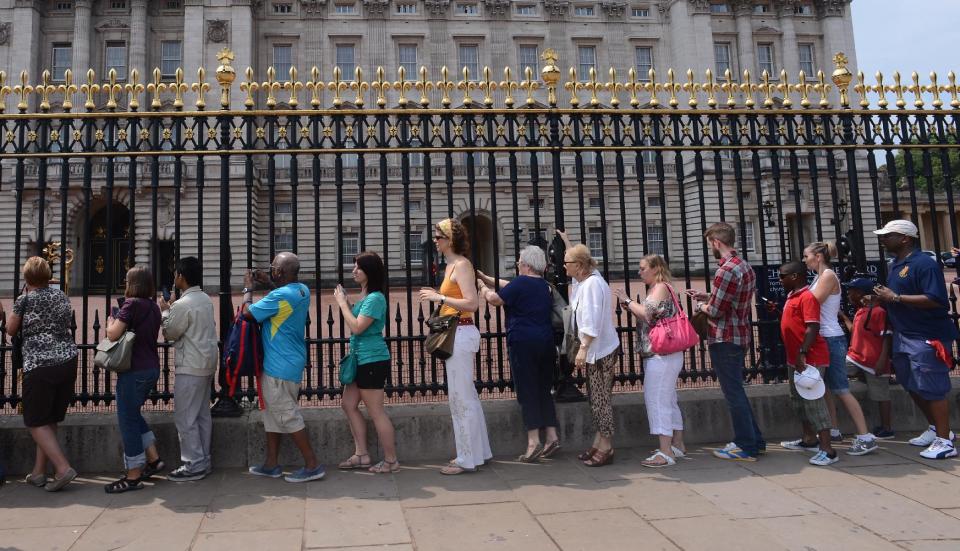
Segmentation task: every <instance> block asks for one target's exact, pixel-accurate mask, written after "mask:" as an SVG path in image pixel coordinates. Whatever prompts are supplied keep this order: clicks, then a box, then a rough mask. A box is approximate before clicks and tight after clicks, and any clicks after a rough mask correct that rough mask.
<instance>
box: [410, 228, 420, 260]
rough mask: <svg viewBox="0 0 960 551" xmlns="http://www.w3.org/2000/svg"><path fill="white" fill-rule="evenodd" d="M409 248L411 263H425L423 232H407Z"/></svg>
mask: <svg viewBox="0 0 960 551" xmlns="http://www.w3.org/2000/svg"><path fill="white" fill-rule="evenodd" d="M407 249H408V250H409V251H410V264H422V263H423V233H421V232H418V231H412V232H410V233H408V234H407Z"/></svg>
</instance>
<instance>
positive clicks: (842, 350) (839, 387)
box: [823, 335, 850, 394]
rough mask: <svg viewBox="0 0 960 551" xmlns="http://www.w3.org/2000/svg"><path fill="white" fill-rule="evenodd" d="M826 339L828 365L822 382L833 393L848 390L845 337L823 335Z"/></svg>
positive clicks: (841, 392)
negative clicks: (828, 356) (828, 357)
mask: <svg viewBox="0 0 960 551" xmlns="http://www.w3.org/2000/svg"><path fill="white" fill-rule="evenodd" d="M823 340H825V341H827V350H829V351H830V365H829V366H828V367H827V371H826V373H824V377H823V382H824V383H826V385H827V388H828V389H829V390H830V392H832V393H834V394H847V393H849V392H850V381H848V380H847V338H846V337H844V336H843V335H840V336H839V337H824V338H823Z"/></svg>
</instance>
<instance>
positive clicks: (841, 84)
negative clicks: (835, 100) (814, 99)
mask: <svg viewBox="0 0 960 551" xmlns="http://www.w3.org/2000/svg"><path fill="white" fill-rule="evenodd" d="M847 63H850V61H849V60H848V59H847V56H846V55H845V54H844V53H843V52H837V53H836V54H835V55H834V56H833V64H834V66H835V67H836V68H835V69H834V70H833V74H832V75H831V76H830V79H831V80H833V84H834V85H836V87H837V90H839V91H840V107H842V108H844V109H849V108H850V98H849V97H847V86H850V81H851V80H853V73H851V72H850V69H847ZM820 105H821V107H825V104H824V102H823V101H822V100H821V102H820Z"/></svg>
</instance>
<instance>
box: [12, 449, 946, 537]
mask: <svg viewBox="0 0 960 551" xmlns="http://www.w3.org/2000/svg"><path fill="white" fill-rule="evenodd" d="M882 446H883V450H881V451H880V452H879V453H877V454H874V455H870V456H866V457H860V458H853V457H849V456H846V455H842V456H841V461H840V462H839V463H837V464H836V465H834V466H832V467H828V468H818V467H814V466H812V465H810V464H809V463H808V462H807V460H808V459H809V454H806V453H795V452H788V451H785V450H782V449H779V448H778V447H777V446H776V445H772V446H771V447H770V450H769V452H768V453H767V455H765V456H763V457H762V458H761V459H760V461H758V462H756V463H740V462H725V461H721V460H718V459H715V458H713V457H711V456H710V454H709V451H710V450H709V449H708V448H706V447H704V448H700V447H697V448H696V449H691V450H690V456H691V457H692V459H690V460H682V461H680V462H679V463H678V465H677V466H676V467H673V468H665V469H649V468H645V467H643V466H642V465H641V464H640V462H641V461H642V460H643V458H644V457H646V456H647V455H649V453H650V451H649V450H645V449H621V450H617V456H616V462H615V463H614V464H613V465H611V466H610V467H605V468H598V469H592V468H587V467H584V466H583V465H581V464H580V463H579V462H578V461H576V459H575V457H574V455H575V454H576V453H577V452H578V451H580V450H562V453H560V454H559V455H558V456H556V457H554V458H552V459H550V460H548V461H544V462H543V463H541V464H534V465H529V464H521V463H518V462H516V461H514V460H513V459H514V458H498V459H496V460H494V461H491V462H489V463H488V464H487V465H485V466H483V468H482V469H481V470H480V472H478V473H475V474H468V475H461V476H453V477H449V476H442V475H440V474H439V472H438V470H439V467H440V466H442V462H435V463H426V464H422V463H421V464H412V463H411V464H404V465H403V469H402V470H401V472H399V473H397V474H392V475H391V474H387V475H375V474H372V473H368V472H365V471H349V472H344V471H338V470H336V469H331V470H330V471H328V473H327V477H326V479H325V480H323V481H319V482H313V483H309V484H289V483H286V482H284V481H283V480H276V479H267V478H263V477H256V476H253V475H250V474H248V473H247V472H246V471H245V470H242V469H221V470H218V471H216V472H215V473H213V474H212V475H211V476H209V477H208V478H207V479H205V480H202V481H198V482H189V483H182V484H175V483H171V482H168V481H166V480H162V479H161V480H154V481H151V482H149V483H148V484H147V485H146V486H147V487H146V488H145V489H143V490H140V491H137V492H129V493H126V494H122V495H108V494H105V493H104V492H103V486H104V485H105V484H107V483H108V482H110V481H111V480H112V479H113V478H112V476H110V475H88V474H86V473H84V476H82V477H80V478H79V479H78V481H77V482H76V483H74V484H71V485H70V486H69V487H68V488H67V489H66V490H65V491H63V492H60V493H57V494H49V493H46V492H44V491H42V490H40V489H38V488H34V487H31V486H28V485H27V484H25V483H24V482H22V481H13V482H10V483H8V484H7V486H6V487H4V488H3V489H2V490H0V551H13V550H17V551H47V550H64V551H84V550H98V551H99V550H106V549H111V550H113V549H129V550H136V551H141V550H150V549H161V550H163V551H178V550H184V551H188V550H202V551H218V550H231V551H232V550H235V549H241V548H242V549H270V550H271V551H274V550H276V551H287V550H291V551H292V550H304V549H323V550H327V551H330V550H350V551H373V550H377V551H414V550H416V551H422V550H442V551H447V550H451V549H456V550H457V551H464V550H471V549H478V550H479V549H483V550H485V551H486V550H490V549H494V550H498V551H499V550H501V549H502V550H513V549H517V550H523V551H529V550H534V551H539V550H557V549H560V550H564V551H566V550H580V549H583V550H593V549H609V550H615V551H616V550H620V549H631V550H632V549H642V550H646V549H664V550H676V549H683V550H700V549H704V550H712V549H717V548H721V547H725V546H729V543H730V542H735V543H736V548H737V549H738V551H741V550H749V549H764V550H777V549H784V550H791V551H792V550H796V551H811V550H816V551H826V550H832V549H844V550H851V551H856V550H860V549H863V550H868V549H869V550H871V551H873V550H877V551H885V550H888V549H889V550H892V549H917V550H947V549H949V550H951V551H953V550H956V549H960V460H947V461H939V462H934V461H929V460H923V459H921V458H920V457H919V456H918V455H917V453H918V451H919V450H918V449H917V448H914V447H912V446H909V445H907V444H906V443H905V442H900V441H896V442H884V443H883V444H882ZM838 448H839V449H840V450H841V453H842V450H843V447H839V446H838ZM294 468H296V466H288V470H293V469H294Z"/></svg>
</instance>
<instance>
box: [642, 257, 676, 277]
mask: <svg viewBox="0 0 960 551" xmlns="http://www.w3.org/2000/svg"><path fill="white" fill-rule="evenodd" d="M640 262H646V263H647V268H649V269H651V270H653V271H654V272H656V274H657V281H659V282H661V283H670V282H671V281H672V280H673V274H671V273H670V266H669V265H667V261H666V260H664V259H663V257H662V256H660V255H658V254H648V255H647V256H645V257H643V258H641V259H640Z"/></svg>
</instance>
